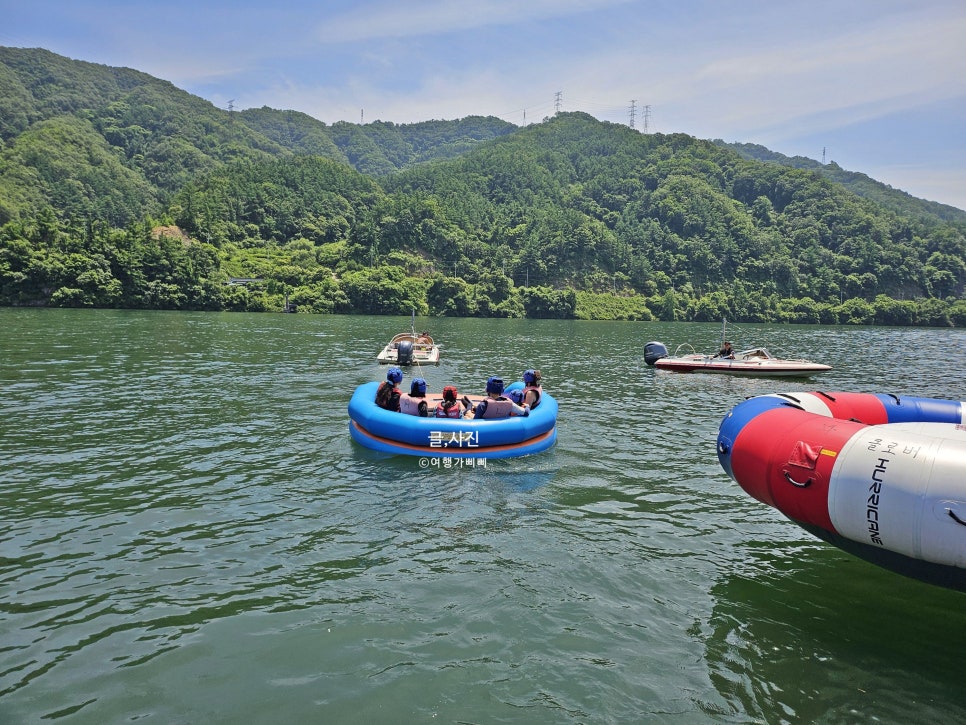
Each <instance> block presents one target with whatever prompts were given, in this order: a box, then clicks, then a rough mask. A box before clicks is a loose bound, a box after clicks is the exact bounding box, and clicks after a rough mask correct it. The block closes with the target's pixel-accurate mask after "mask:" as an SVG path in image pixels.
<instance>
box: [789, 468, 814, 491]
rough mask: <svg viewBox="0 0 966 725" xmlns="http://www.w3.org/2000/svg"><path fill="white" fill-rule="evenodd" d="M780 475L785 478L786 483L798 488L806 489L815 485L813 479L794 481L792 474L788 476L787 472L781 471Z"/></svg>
mask: <svg viewBox="0 0 966 725" xmlns="http://www.w3.org/2000/svg"><path fill="white" fill-rule="evenodd" d="M782 475H783V476H784V477H785V480H786V481H788V482H789V483H790V484H792V485H793V486H796V487H798V488H808V487H809V486H811V485H812V484H813V483H815V479H814V478H809V479H808V480H807V481H796V480H795V479H794V478H792V474H790V473H789V472H788V471H782Z"/></svg>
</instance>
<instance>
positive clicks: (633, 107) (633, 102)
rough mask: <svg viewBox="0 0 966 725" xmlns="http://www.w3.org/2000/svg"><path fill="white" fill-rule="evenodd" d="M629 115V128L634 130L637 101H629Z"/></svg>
mask: <svg viewBox="0 0 966 725" xmlns="http://www.w3.org/2000/svg"><path fill="white" fill-rule="evenodd" d="M629 115H630V117H631V128H634V117H635V116H636V115H637V101H631V111H630V114H629Z"/></svg>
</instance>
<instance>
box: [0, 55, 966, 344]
mask: <svg viewBox="0 0 966 725" xmlns="http://www.w3.org/2000/svg"><path fill="white" fill-rule="evenodd" d="M0 143H2V145H0V304H3V305H35V306H85V307H123V308H157V309H198V310H248V311H273V310H275V311H277V310H280V309H282V308H283V306H284V304H285V302H286V301H288V302H289V303H290V305H293V306H294V307H295V308H297V309H298V310H299V311H300V312H317V313H333V312H338V313H367V314H409V312H410V311H411V310H413V309H415V310H416V311H417V312H419V313H420V314H433V315H455V316H488V317H519V316H529V317H562V318H573V317H580V318H585V319H626V320H650V319H663V320H718V319H721V318H722V317H727V318H728V319H730V320H736V321H772V322H776V321H785V322H799V323H823V324H882V325H933V326H937V325H938V326H948V325H956V326H963V325H966V298H964V286H966V262H964V260H966V212H963V211H961V210H958V209H954V208H952V207H948V206H945V205H942V204H937V203H935V202H928V201H924V200H919V199H915V198H914V197H911V196H910V195H908V194H906V193H905V192H901V191H898V190H894V189H892V188H891V187H887V186H885V185H883V184H880V183H879V182H876V181H874V180H873V179H870V178H869V177H868V176H865V175H863V174H859V173H854V172H848V171H845V170H843V169H841V168H839V167H838V166H836V165H835V164H834V163H832V164H828V165H823V164H818V163H817V162H810V161H809V160H806V159H800V158H796V159H788V158H786V157H783V156H781V155H780V154H775V153H773V152H769V151H768V150H767V149H764V148H763V147H759V146H754V145H750V144H725V143H723V142H721V141H704V140H700V139H696V138H693V137H691V136H687V135H684V134H643V133H640V132H638V131H637V130H635V129H633V128H629V127H626V126H623V125H619V124H611V123H605V122H601V121H598V120H596V119H594V118H592V117H590V116H588V115H585V114H581V113H558V114H556V115H555V116H553V117H551V118H547V119H545V120H544V121H543V122H541V123H536V124H532V125H529V126H526V127H523V128H519V127H516V126H513V125H512V124H508V123H506V122H504V121H502V120H500V119H497V118H494V117H482V116H474V117H467V118H464V119H459V120H454V121H426V122H422V123H418V124H406V125H397V124H393V123H387V122H381V121H376V122H373V123H368V124H365V125H362V124H360V125H356V124H349V123H345V122H340V123H336V124H332V125H326V124H325V123H323V122H321V121H318V120H316V119H313V118H312V117H310V116H307V115H305V114H302V113H298V112H295V111H278V110H273V109H268V108H262V109H250V110H247V111H240V112H235V111H230V110H227V111H226V110H222V109H218V108H216V107H214V106H213V105H211V104H210V103H208V102H206V101H204V100H202V99H199V98H197V97H195V96H192V95H190V94H187V93H185V92H183V91H181V90H179V89H177V88H175V87H174V86H172V85H171V84H169V83H167V82H165V81H161V80H158V79H155V78H152V77H151V76H148V75H146V74H143V73H140V72H138V71H133V70H130V69H118V68H109V67H106V66H100V65H95V64H90V63H84V62H81V61H72V60H69V59H66V58H63V57H60V56H57V55H54V54H53V53H49V52H48V51H44V50H37V49H33V50H25V49H13V48H0Z"/></svg>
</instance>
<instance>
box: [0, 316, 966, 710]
mask: <svg viewBox="0 0 966 725" xmlns="http://www.w3.org/2000/svg"><path fill="white" fill-rule="evenodd" d="M409 324H410V320H409V319H408V318H389V317H342V316H334V317H333V316H311V315H280V314H261V315H256V314H216V313H199V314H192V313H162V312H135V311H129V312H128V311H82V310H14V309H0V385H2V393H0V396H2V397H0V465H2V469H0V470H2V483H0V510H2V516H0V722H2V723H33V722H41V721H58V722H69V723H97V724H101V723H120V722H132V721H140V720H146V721H149V722H157V723H241V722H244V723H307V722H318V723H323V722H326V723H330V722H331V723H410V722H411V723H424V722H439V723H494V722H501V723H535V722H539V723H628V722H668V723H701V722H728V723H765V722H767V723H780V722H788V723H796V722H814V721H818V722H829V723H839V722H849V723H860V722H869V723H872V722H876V723H899V722H929V721H937V722H966V687H964V686H963V665H962V654H963V652H966V606H964V605H966V599H964V595H963V594H962V593H958V592H953V591H948V590H945V589H940V588H936V587H932V586H929V585H926V584H922V583H919V582H917V581H914V580H910V579H905V578H902V577H900V576H898V575H896V574H893V573H891V572H888V571H885V570H883V569H879V568H877V567H874V566H872V565H871V564H868V563H866V562H863V561H860V560H858V559H855V558H853V557H850V556H849V555H847V554H845V553H843V552H841V551H840V550H838V549H836V548H833V547H831V546H829V545H827V544H824V543H822V542H820V541H818V540H817V539H815V538H813V537H811V536H810V535H809V534H807V533H806V532H804V531H803V530H801V529H799V528H798V527H797V526H795V525H794V524H792V523H791V522H789V521H788V520H787V519H785V518H783V517H782V516H781V515H780V514H779V513H777V512H776V511H774V510H772V509H770V508H768V507H765V506H763V505H762V504H759V503H758V502H756V501H754V500H752V499H750V498H749V497H748V496H746V495H745V494H744V493H743V491H742V490H741V489H740V488H739V487H738V485H737V484H736V483H734V482H733V481H732V480H731V479H730V478H728V477H727V475H725V473H724V472H723V471H722V470H721V468H720V466H719V465H718V463H717V459H716V457H715V436H716V433H717V427H718V424H719V422H720V421H721V418H722V417H723V416H724V415H725V414H726V413H727V411H728V410H729V409H730V408H731V406H733V405H734V404H736V403H738V402H740V401H741V400H743V399H744V398H746V397H748V396H751V395H759V394H764V393H768V392H776V391H794V390H814V389H822V390H829V391H832V390H850V391H857V392H894V393H899V394H908V395H919V396H928V397H939V398H953V399H957V400H960V399H963V398H966V384H964V377H966V332H964V331H963V330H936V329H926V330H922V329H904V328H865V327H863V328H842V327H834V328H833V327H809V326H740V328H739V329H738V330H735V331H732V332H730V333H729V336H730V337H732V338H733V339H734V341H735V343H736V347H739V348H740V347H742V346H751V345H755V344H764V345H766V346H769V347H771V348H780V349H782V350H783V351H785V352H788V353H793V354H795V355H798V356H807V357H811V358H813V359H816V360H820V361H822V362H828V363H830V364H832V365H833V366H834V370H832V371H831V372H829V373H826V374H824V375H822V376H820V377H817V378H813V379H812V380H811V381H809V380H804V381H802V380H800V381H794V380H791V381H789V380H755V379H747V378H730V379H729V378H726V377H717V376H698V375H679V374H674V373H667V372H663V371H655V370H653V369H650V368H647V367H646V366H645V365H644V363H643V362H642V360H641V357H642V352H643V346H644V343H645V342H647V341H649V340H661V341H663V342H665V343H666V344H667V345H668V347H669V348H670V349H671V350H672V351H673V349H674V347H676V346H677V345H678V344H679V343H683V342H690V343H692V344H694V345H695V346H696V347H698V348H699V349H704V350H711V349H716V345H717V343H718V342H719V341H720V329H719V326H717V325H703V324H666V323H626V322H624V323H607V322H595V323H591V322H574V321H534V320H463V319H420V320H417V327H418V328H420V329H427V330H429V331H430V332H431V333H432V334H433V335H434V336H435V337H436V339H437V341H438V342H440V343H441V344H442V345H443V361H442V364H441V365H440V366H439V367H437V368H430V369H424V370H422V373H423V376H424V377H425V378H427V380H428V381H429V385H430V387H431V388H435V389H439V388H441V387H442V385H444V384H449V383H455V384H457V385H458V386H459V387H460V390H461V391H463V392H472V391H480V390H481V389H482V387H483V383H484V381H485V380H486V378H487V377H488V376H489V375H493V374H501V375H503V376H504V377H506V378H507V379H508V380H512V379H517V378H518V377H519V376H520V374H521V373H522V371H523V370H524V369H525V368H527V367H538V368H540V369H541V370H542V371H543V375H544V382H545V387H546V388H547V389H548V390H549V391H550V392H551V393H552V394H553V395H554V396H555V397H556V398H557V400H558V401H559V403H560V417H559V424H558V443H557V445H556V447H555V448H554V449H552V450H551V451H548V452H546V453H543V454H539V455H536V456H531V457H527V458H522V459H504V460H491V461H488V462H487V464H486V465H485V466H477V467H473V468H470V467H454V468H449V469H447V468H442V467H441V468H430V469H427V470H424V469H421V468H420V467H419V465H418V459H416V458H411V457H385V456H382V455H379V454H376V453H374V452H372V451H368V450H366V449H364V448H361V447H359V446H358V445H356V444H355V443H353V442H352V441H351V439H350V437H349V433H348V416H347V413H346V404H347V402H348V399H349V396H350V394H351V392H352V390H353V389H354V387H355V386H356V385H358V384H360V383H362V382H365V381H368V380H374V379H381V378H382V377H383V376H384V374H385V368H380V367H379V366H378V365H377V364H376V363H375V355H376V353H377V351H378V350H379V349H380V348H381V347H382V345H384V344H385V342H386V341H387V340H388V339H389V338H390V337H391V336H392V334H393V333H395V332H399V331H403V330H406V329H408V328H409ZM409 380H410V374H409V373H407V377H406V380H405V383H404V385H407V386H408V382H409Z"/></svg>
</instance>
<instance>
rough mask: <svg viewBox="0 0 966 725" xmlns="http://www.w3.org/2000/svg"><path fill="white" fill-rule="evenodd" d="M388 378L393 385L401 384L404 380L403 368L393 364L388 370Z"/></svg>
mask: <svg viewBox="0 0 966 725" xmlns="http://www.w3.org/2000/svg"><path fill="white" fill-rule="evenodd" d="M386 380H388V381H389V382H390V383H392V384H393V385H399V383H401V382H402V370H400V369H399V368H397V367H395V366H393V367H391V368H389V370H388V371H387V372H386Z"/></svg>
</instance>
